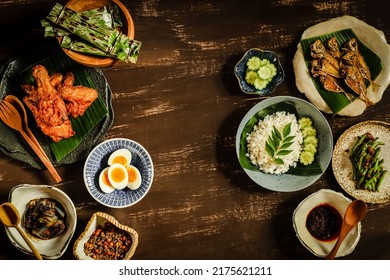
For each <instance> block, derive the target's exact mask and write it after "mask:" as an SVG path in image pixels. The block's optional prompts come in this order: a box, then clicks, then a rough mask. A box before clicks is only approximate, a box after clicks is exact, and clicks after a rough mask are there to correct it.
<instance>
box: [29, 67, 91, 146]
mask: <svg viewBox="0 0 390 280" xmlns="http://www.w3.org/2000/svg"><path fill="white" fill-rule="evenodd" d="M32 75H33V77H34V78H35V81H36V85H22V89H23V90H24V91H25V92H26V93H27V95H25V96H24V97H23V101H24V102H25V104H26V105H27V107H28V108H29V109H30V110H31V112H32V113H33V116H34V118H35V120H36V122H37V125H38V127H39V128H40V129H41V130H42V132H43V133H44V134H45V135H47V136H49V137H50V138H51V139H53V141H54V142H59V141H61V140H62V139H66V138H70V137H72V136H73V135H74V134H75V131H74V130H73V129H72V125H71V122H70V117H73V118H77V117H80V116H82V115H83V114H84V112H85V110H86V109H87V108H88V107H89V106H90V105H91V104H92V102H93V101H94V100H95V99H96V98H97V97H98V93H97V91H96V90H95V89H93V88H89V87H85V86H82V85H76V86H75V85H74V82H75V77H74V75H73V73H72V72H68V73H67V74H66V75H65V76H63V75H62V74H61V73H53V74H49V73H48V71H47V69H46V68H45V67H44V66H43V65H36V66H34V67H33V69H32Z"/></svg>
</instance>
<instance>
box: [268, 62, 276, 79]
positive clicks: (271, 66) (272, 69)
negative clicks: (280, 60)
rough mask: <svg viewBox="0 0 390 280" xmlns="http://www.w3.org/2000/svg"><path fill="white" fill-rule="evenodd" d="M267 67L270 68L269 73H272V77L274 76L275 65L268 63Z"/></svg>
mask: <svg viewBox="0 0 390 280" xmlns="http://www.w3.org/2000/svg"><path fill="white" fill-rule="evenodd" d="M268 67H269V68H270V69H271V75H272V77H273V76H275V75H276V72H278V70H277V69H276V66H275V65H274V64H272V63H270V64H269V65H268Z"/></svg>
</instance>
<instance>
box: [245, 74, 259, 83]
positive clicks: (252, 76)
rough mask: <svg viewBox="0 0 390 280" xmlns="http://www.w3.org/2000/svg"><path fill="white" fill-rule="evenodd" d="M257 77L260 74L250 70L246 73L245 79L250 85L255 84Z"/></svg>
mask: <svg viewBox="0 0 390 280" xmlns="http://www.w3.org/2000/svg"><path fill="white" fill-rule="evenodd" d="M257 78H259V75H257V72H256V71H248V72H247V73H246V75H245V81H246V82H247V83H248V84H250V85H253V84H254V83H255V80H256V79H257Z"/></svg>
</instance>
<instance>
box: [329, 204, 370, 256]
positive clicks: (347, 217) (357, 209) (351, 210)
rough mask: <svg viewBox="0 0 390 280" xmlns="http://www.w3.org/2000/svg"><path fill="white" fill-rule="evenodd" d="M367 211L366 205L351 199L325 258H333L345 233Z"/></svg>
mask: <svg viewBox="0 0 390 280" xmlns="http://www.w3.org/2000/svg"><path fill="white" fill-rule="evenodd" d="M366 213H367V205H366V203H364V202H363V201H361V200H354V201H352V202H351V203H350V204H349V205H348V207H347V209H346V210H345V214H344V220H343V224H342V225H341V230H340V235H339V238H338V239H337V242H336V244H335V245H334V247H333V249H332V250H331V251H330V252H329V254H328V256H327V257H326V259H327V260H333V259H334V258H335V257H336V254H337V251H338V250H339V248H340V245H341V243H342V242H343V240H344V238H345V237H346V236H347V234H348V233H349V232H350V231H351V229H353V228H354V227H355V226H356V225H357V224H358V223H359V222H360V221H361V220H363V218H364V216H365V215H366Z"/></svg>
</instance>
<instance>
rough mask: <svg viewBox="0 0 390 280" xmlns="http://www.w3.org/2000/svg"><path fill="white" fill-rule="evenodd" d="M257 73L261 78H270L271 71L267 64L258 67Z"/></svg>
mask: <svg viewBox="0 0 390 280" xmlns="http://www.w3.org/2000/svg"><path fill="white" fill-rule="evenodd" d="M257 74H258V75H259V77H260V78H261V79H263V80H269V79H272V72H271V69H270V68H269V67H268V65H265V66H261V67H260V68H259V70H258V71H257Z"/></svg>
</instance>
